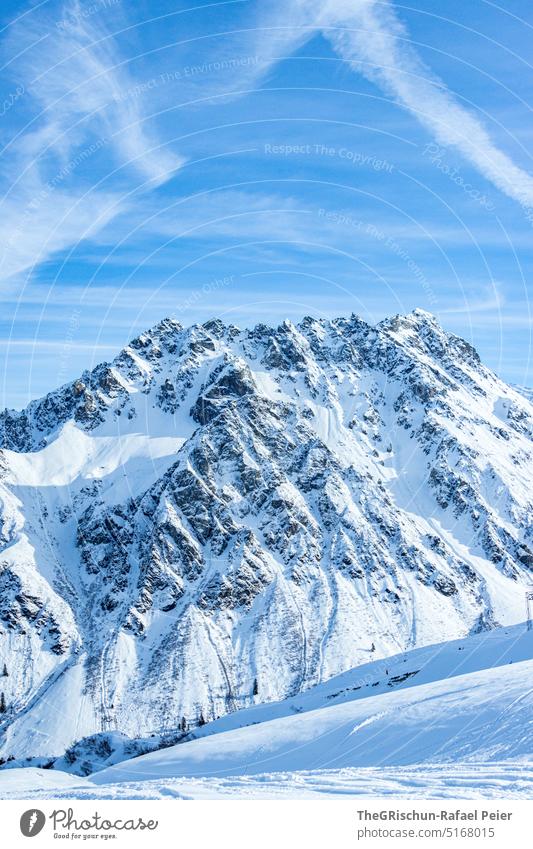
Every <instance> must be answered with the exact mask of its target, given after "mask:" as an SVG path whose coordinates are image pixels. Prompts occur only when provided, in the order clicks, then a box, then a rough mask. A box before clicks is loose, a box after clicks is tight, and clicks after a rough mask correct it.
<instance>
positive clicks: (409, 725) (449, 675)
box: [0, 625, 533, 798]
mask: <svg viewBox="0 0 533 849" xmlns="http://www.w3.org/2000/svg"><path fill="white" fill-rule="evenodd" d="M385 663H387V664H388V666H387V670H388V681H389V683H385V680H386V679H385V678H384V673H385V668H384V665H385ZM417 666H418V667H419V669H418V671H417V672H416V674H410V675H409V676H408V677H406V678H405V680H404V681H402V682H397V683H392V685H391V686H389V684H390V682H391V681H392V679H394V678H397V677H398V675H399V672H398V670H400V669H402V668H403V669H405V670H406V671H407V672H413V671H414V669H415V668H416V667H417ZM378 674H380V675H381V679H382V680H380V681H379V683H378V684H377V685H376V686H375V687H374V686H372V685H373V683H374V682H373V681H372V680H371V679H372V678H373V677H375V676H376V675H378ZM417 679H418V683H415V682H416V680H417ZM361 682H366V683H361ZM367 684H369V687H367ZM355 687H360V689H354V688H355ZM361 690H363V691H364V692H363V694H362V693H361ZM368 690H370V692H375V693H376V694H375V695H370V694H365V693H367V692H368ZM378 690H379V692H378ZM231 724H233V727H229V726H230V725H231ZM203 732H204V736H201V737H197V738H196V739H192V740H190V741H189V742H185V743H182V744H180V745H176V746H173V747H171V748H167V749H162V750H159V751H156V752H152V753H151V754H148V755H144V756H142V757H138V758H135V759H133V760H129V761H124V762H122V763H119V764H116V765H114V766H111V767H109V768H107V769H104V770H102V771H101V772H98V773H95V774H94V775H92V776H91V777H90V778H88V779H81V778H78V777H74V776H69V777H66V776H65V774H63V773H58V772H55V773H53V774H52V771H43V770H35V769H31V770H21V769H13V770H4V771H3V772H0V793H1V794H2V796H3V797H4V798H14V797H16V796H17V794H18V797H19V798H20V796H21V795H25V796H26V797H31V798H39V797H43V798H47V797H49V796H51V795H52V796H53V797H54V798H167V797H169V796H173V797H175V798H243V797H244V798H308V797H313V796H319V797H322V796H325V797H327V796H338V795H341V796H346V795H348V796H351V795H353V796H367V797H368V796H377V795H388V794H390V795H393V796H395V797H396V798H446V797H449V798H491V797H494V798H531V794H532V792H533V780H532V779H533V758H532V750H533V633H532V632H528V631H526V630H525V627H524V625H522V626H515V627H512V628H507V629H498V630H495V631H493V632H489V633H488V634H484V635H477V636H475V637H470V638H467V639H465V640H463V641H454V642H452V643H445V644H442V645H440V646H433V647H428V648H425V649H419V650H415V651H413V652H409V653H406V654H405V655H399V656H397V657H396V658H391V659H389V660H388V661H378V662H376V663H373V664H367V665H365V666H363V667H359V668H357V669H354V670H351V671H350V672H347V673H344V674H343V675H341V676H337V677H336V678H335V679H332V680H331V681H329V682H327V683H325V684H322V685H319V686H317V687H314V688H312V689H311V690H309V691H308V692H307V693H304V694H302V695H300V696H299V697H298V698H295V699H287V700H285V701H283V702H280V703H278V704H276V705H264V706H259V707H257V708H252V709H248V710H246V711H239V712H237V713H235V714H233V715H232V716H229V717H224V718H223V719H222V720H219V722H218V723H212V724H211V725H210V726H206V727H205V729H203ZM43 773H44V774H43ZM55 776H57V786H54V781H55ZM43 782H46V783H43Z"/></svg>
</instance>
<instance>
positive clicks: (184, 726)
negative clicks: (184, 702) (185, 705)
mask: <svg viewBox="0 0 533 849" xmlns="http://www.w3.org/2000/svg"><path fill="white" fill-rule="evenodd" d="M180 728H181V730H182V731H187V720H186V719H185V717H184V716H182V717H181V723H180Z"/></svg>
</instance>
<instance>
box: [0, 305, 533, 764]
mask: <svg viewBox="0 0 533 849" xmlns="http://www.w3.org/2000/svg"><path fill="white" fill-rule="evenodd" d="M532 433H533V407H532V406H531V404H530V402H529V401H528V400H527V399H526V398H524V397H523V395H521V394H519V393H518V392H517V391H515V390H514V389H512V388H511V387H509V386H506V385H505V384H503V383H502V382H501V381H499V380H498V379H497V378H496V376H495V375H494V374H492V373H491V372H490V371H489V370H488V369H486V368H485V367H484V366H483V365H482V364H481V363H480V361H479V357H478V356H477V354H476V353H475V351H474V350H473V349H472V348H471V347H470V346H469V345H468V343H466V342H464V341H463V340H461V339H458V338H457V337H455V336H452V335H450V334H447V333H445V332H444V331H443V330H442V328H440V327H439V325H438V324H437V322H436V321H435V319H434V318H433V317H432V316H430V315H428V314H427V313H424V312H422V311H420V310H417V311H415V312H414V313H412V314H410V315H408V316H397V317H395V318H392V319H389V320H387V321H385V322H382V323H381V324H379V325H377V326H376V327H371V326H369V325H367V324H365V323H364V322H362V321H361V320H360V319H358V318H356V317H354V316H352V317H351V318H350V319H337V320H335V321H331V322H328V321H316V320H314V319H309V318H307V319H304V320H303V321H302V322H301V323H300V324H299V325H298V326H295V325H292V324H291V323H290V322H284V323H283V324H282V325H280V327H278V328H268V327H266V326H264V325H258V326H257V327H256V328H254V329H252V330H243V331H241V330H239V329H238V328H235V327H233V326H224V325H223V324H222V323H221V322H219V321H211V322H207V323H206V324H205V325H202V326H201V327H199V326H195V327H192V328H188V329H183V328H182V327H181V326H180V325H179V324H177V323H176V322H173V321H171V320H165V321H163V322H161V323H160V324H159V325H157V326H156V327H155V328H153V329H152V330H151V331H149V332H147V333H145V334H143V335H141V336H140V337H139V338H138V339H136V340H133V341H132V342H131V344H130V345H129V346H128V347H127V348H126V349H125V350H124V351H123V352H122V353H121V354H120V355H119V356H118V357H117V358H116V359H115V360H114V361H113V363H111V364H103V365H102V366H98V367H97V368H96V369H95V370H94V371H93V372H91V373H86V374H84V375H82V377H81V378H80V379H79V380H77V381H74V382H73V383H72V384H68V385H66V386H64V387H62V388H61V389H59V390H57V392H54V393H51V394H50V395H48V396H47V397H46V398H44V399H42V400H40V401H35V402H32V404H30V406H29V407H28V408H27V409H26V410H25V411H23V412H14V411H6V412H5V413H4V414H2V415H1V416H0V438H1V443H0V444H1V445H2V448H1V450H0V554H1V558H0V629H1V633H0V637H1V639H0V669H2V668H3V664H4V662H5V663H6V666H7V671H8V675H7V676H5V677H0V690H1V691H2V692H4V694H5V700H6V703H7V711H6V713H4V714H2V715H0V749H1V754H2V755H3V756H4V757H6V756H8V755H14V756H16V757H25V756H36V755H42V756H47V757H48V756H60V755H62V754H63V753H64V752H65V750H66V749H67V748H68V747H69V746H71V745H72V744H73V743H74V742H75V741H76V740H79V739H81V738H83V737H86V736H88V735H91V734H94V733H98V732H108V731H112V730H118V731H120V732H123V733H124V734H126V735H128V736H129V737H146V736H149V735H150V734H152V733H153V734H156V735H158V734H162V733H166V732H170V731H175V730H176V729H177V728H178V727H179V726H183V727H184V728H186V729H187V730H191V729H195V728H198V727H203V726H202V723H203V721H204V720H205V721H208V722H210V721H212V720H216V718H217V717H223V716H225V715H227V714H232V713H234V712H235V711H236V710H239V709H241V708H248V707H250V706H251V705H254V704H257V703H264V702H269V701H273V700H280V699H285V698H287V697H296V696H297V695H298V694H299V693H302V692H303V691H305V690H306V689H307V688H309V687H312V686H313V685H315V684H317V683H319V682H322V681H326V680H327V679H328V678H330V677H331V676H333V675H337V674H338V673H340V672H342V671H344V670H346V669H349V668H350V667H354V666H358V665H361V664H363V663H365V662H369V661H372V662H373V661H375V660H379V659H380V658H385V657H390V656H391V655H395V654H398V653H401V652H404V651H406V650H409V649H412V648H414V647H417V646H427V645H430V644H432V643H435V642H437V641H440V640H443V639H457V638H460V637H463V636H464V635H466V634H468V633H476V632H484V631H486V630H487V629H490V628H493V627H494V626H496V625H510V624H512V623H516V622H519V621H521V620H522V619H523V617H524V586H525V585H528V584H529V582H531V580H532V579H531V570H532V568H533V550H532V549H533V545H532V539H531V538H532V535H533V526H532V520H531V517H532V516H533V511H532V495H531V480H532V478H533V475H532V471H533V460H532V456H533V455H532V452H531V448H532V446H531V435H532ZM220 721H222V720H220Z"/></svg>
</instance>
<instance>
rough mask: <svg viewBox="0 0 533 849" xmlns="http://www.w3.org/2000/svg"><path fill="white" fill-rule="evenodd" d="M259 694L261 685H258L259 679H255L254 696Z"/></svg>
mask: <svg viewBox="0 0 533 849" xmlns="http://www.w3.org/2000/svg"><path fill="white" fill-rule="evenodd" d="M258 694H259V685H258V683H257V678H254V688H253V690H252V695H253V696H257V695H258Z"/></svg>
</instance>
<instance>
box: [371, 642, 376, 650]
mask: <svg viewBox="0 0 533 849" xmlns="http://www.w3.org/2000/svg"><path fill="white" fill-rule="evenodd" d="M370 651H371V652H375V651H376V644H375V643H372V645H371V646H370Z"/></svg>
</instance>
